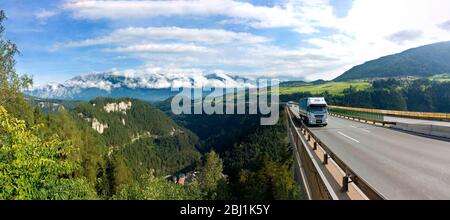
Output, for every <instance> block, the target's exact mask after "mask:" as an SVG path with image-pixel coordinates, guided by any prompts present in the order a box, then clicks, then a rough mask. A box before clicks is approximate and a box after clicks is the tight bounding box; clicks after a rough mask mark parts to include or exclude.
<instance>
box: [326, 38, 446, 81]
mask: <svg viewBox="0 0 450 220" xmlns="http://www.w3.org/2000/svg"><path fill="white" fill-rule="evenodd" d="M449 60H450V42H441V43H435V44H430V45H425V46H422V47H418V48H413V49H409V50H407V51H404V52H402V53H399V54H394V55H389V56H385V57H381V58H379V59H376V60H372V61H368V62H366V63H364V64H361V65H358V66H355V67H353V68H352V69H350V70H348V71H347V72H345V73H344V74H342V75H341V76H339V77H337V78H336V79H335V81H348V80H356V79H371V78H392V77H405V76H417V77H428V76H432V75H437V74H443V73H450V63H449Z"/></svg>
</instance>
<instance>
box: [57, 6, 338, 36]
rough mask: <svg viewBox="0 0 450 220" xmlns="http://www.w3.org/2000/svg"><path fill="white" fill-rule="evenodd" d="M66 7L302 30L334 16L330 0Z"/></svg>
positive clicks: (89, 13)
mask: <svg viewBox="0 0 450 220" xmlns="http://www.w3.org/2000/svg"><path fill="white" fill-rule="evenodd" d="M63 9H65V10H68V11H71V12H72V13H73V15H74V17H75V18H79V19H90V20H98V19H110V20H122V19H145V18H154V17H167V18H168V17H171V16H214V15H220V16H226V17H229V18H234V19H230V20H228V21H229V22H233V21H237V22H239V23H245V24H247V25H249V26H251V27H254V28H274V27H295V30H297V31H299V32H301V33H312V32H317V31H318V30H316V28H315V26H326V27H330V25H333V24H334V23H333V22H334V20H333V19H332V18H333V17H334V16H333V8H332V7H331V6H330V5H329V4H328V0H288V1H287V4H286V5H284V6H283V7H282V6H279V5H275V6H273V7H267V6H255V5H252V4H250V3H247V2H241V1H233V0H175V1H173V0H168V1H149V0H129V1H124V0H122V1H116V0H71V1H68V2H66V3H65V4H64V6H63Z"/></svg>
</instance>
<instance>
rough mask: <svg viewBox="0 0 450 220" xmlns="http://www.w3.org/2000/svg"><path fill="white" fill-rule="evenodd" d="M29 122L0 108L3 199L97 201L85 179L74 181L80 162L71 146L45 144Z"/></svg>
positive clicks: (53, 141)
mask: <svg viewBox="0 0 450 220" xmlns="http://www.w3.org/2000/svg"><path fill="white" fill-rule="evenodd" d="M40 127H41V126H35V127H33V128H32V129H29V128H28V127H27V126H26V124H25V122H24V121H22V120H18V119H16V118H14V117H12V116H10V115H9V114H8V112H7V111H6V110H5V108H3V107H2V106H0V199H2V200H5V199H7V200H10V199H18V200H23V199H32V200H46V199H58V200H59V199H95V198H96V193H95V191H94V189H93V187H92V186H91V185H90V184H88V183H87V180H86V179H85V178H74V173H75V172H76V171H77V170H78V169H80V163H79V161H75V160H71V159H69V158H71V155H72V154H73V153H74V152H75V151H76V149H75V148H73V146H72V145H71V144H70V142H63V141H61V140H60V139H59V138H58V137H57V136H53V137H51V138H48V140H43V139H41V138H40V137H38V136H37V135H36V134H37V133H40V132H41V131H40Z"/></svg>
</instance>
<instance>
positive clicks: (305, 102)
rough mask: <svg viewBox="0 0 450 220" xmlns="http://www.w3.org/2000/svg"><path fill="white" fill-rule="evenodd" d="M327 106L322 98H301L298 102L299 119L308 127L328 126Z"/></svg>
mask: <svg viewBox="0 0 450 220" xmlns="http://www.w3.org/2000/svg"><path fill="white" fill-rule="evenodd" d="M327 107H328V105H327V102H326V101H325V98H323V97H310V98H303V99H301V100H300V102H299V111H298V113H299V117H300V119H301V120H303V122H304V123H305V124H306V125H308V126H311V125H315V126H327V125H328V108H327Z"/></svg>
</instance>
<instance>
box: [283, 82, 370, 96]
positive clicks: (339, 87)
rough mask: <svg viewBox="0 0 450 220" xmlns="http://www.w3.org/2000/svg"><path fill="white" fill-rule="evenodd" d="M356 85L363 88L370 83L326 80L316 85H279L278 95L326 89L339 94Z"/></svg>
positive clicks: (368, 86)
mask: <svg viewBox="0 0 450 220" xmlns="http://www.w3.org/2000/svg"><path fill="white" fill-rule="evenodd" d="M350 86H353V87H356V89H358V90H364V89H368V88H370V87H371V85H370V83H368V82H365V81H351V82H327V83H324V84H318V85H306V86H295V87H280V95H291V94H295V93H301V92H310V93H312V94H320V93H323V92H325V91H328V92H329V93H330V94H332V95H340V94H342V92H343V91H344V89H347V88H350Z"/></svg>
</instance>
